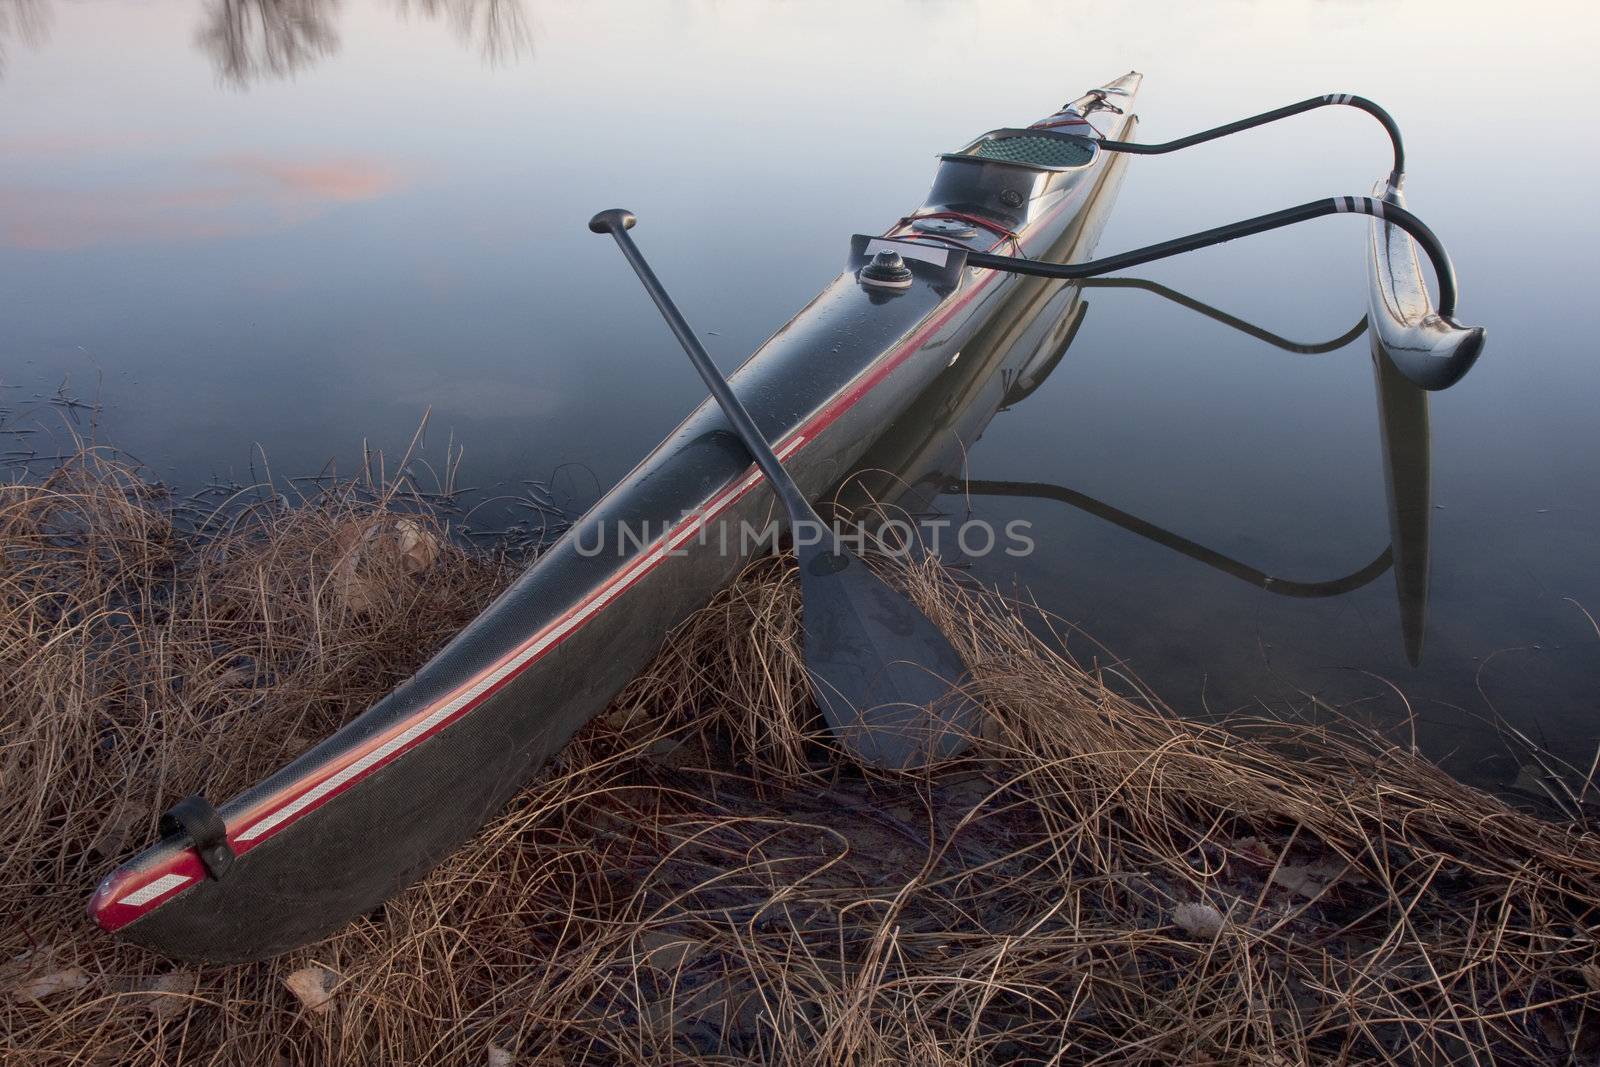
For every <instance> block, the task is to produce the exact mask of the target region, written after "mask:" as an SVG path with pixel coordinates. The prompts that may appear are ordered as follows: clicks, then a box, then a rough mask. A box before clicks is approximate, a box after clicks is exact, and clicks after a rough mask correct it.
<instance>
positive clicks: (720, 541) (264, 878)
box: [90, 74, 1139, 961]
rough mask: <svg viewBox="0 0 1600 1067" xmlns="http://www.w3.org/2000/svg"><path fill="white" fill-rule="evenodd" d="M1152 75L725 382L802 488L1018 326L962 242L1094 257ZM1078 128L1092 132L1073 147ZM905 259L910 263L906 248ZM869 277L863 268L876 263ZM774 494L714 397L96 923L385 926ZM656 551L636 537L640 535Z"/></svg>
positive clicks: (213, 950)
mask: <svg viewBox="0 0 1600 1067" xmlns="http://www.w3.org/2000/svg"><path fill="white" fill-rule="evenodd" d="M1138 84H1139V76H1138V75H1137V74H1133V75H1128V76H1126V77H1124V78H1120V79H1117V80H1116V81H1114V82H1111V83H1108V84H1107V85H1105V86H1102V87H1101V88H1100V89H1097V90H1093V91H1091V92H1090V93H1088V94H1086V95H1085V96H1083V97H1080V98H1079V99H1078V100H1076V101H1074V102H1073V103H1072V104H1069V105H1068V106H1067V107H1065V108H1063V109H1062V110H1061V111H1059V112H1057V113H1056V114H1054V115H1052V116H1051V117H1050V118H1049V119H1047V120H1045V123H1044V124H1042V125H1045V126H1048V127H1049V128H1048V129H1040V128H1038V127H1030V128H1027V129H1015V130H1002V131H996V132H995V133H993V134H991V135H987V136H986V137H983V138H979V139H978V140H976V141H974V142H972V143H971V144H969V145H968V146H967V147H966V148H964V149H962V150H961V151H959V152H957V153H953V154H951V155H948V156H945V157H943V159H944V162H943V163H942V164H941V166H940V168H939V171H938V175H937V178H936V180H935V184H934V188H933V192H932V193H931V194H930V197H929V200H928V202H927V203H926V204H925V205H924V207H923V208H922V209H920V210H919V211H918V212H917V214H916V216H915V217H913V218H911V219H908V220H904V221H902V222H901V223H899V224H897V225H896V226H895V227H894V228H893V229H892V230H891V231H890V235H893V236H897V237H901V238H911V239H912V240H910V241H906V240H902V241H897V242H894V243H893V248H895V249H899V251H898V252H895V253H892V254H884V255H882V256H880V255H878V253H879V251H880V250H879V249H877V248H874V247H873V243H874V239H859V240H858V241H857V242H856V245H855V246H854V248H853V257H852V260H851V263H850V268H851V269H850V270H848V271H847V272H846V273H845V274H843V275H841V276H840V277H839V278H838V279H836V280H835V281H834V282H833V283H832V284H830V285H829V286H828V287H827V288H826V289H824V290H823V291H822V293H821V294H820V295H819V296H818V297H817V298H816V299H815V300H813V301H812V302H811V303H810V304H809V305H808V306H807V307H806V308H805V309H804V310H802V311H801V312H800V313H799V314H798V315H796V316H795V318H793V319H792V320H791V321H790V322H789V323H787V324H786V325H785V326H783V327H782V328H781V329H780V330H779V331H778V332H777V333H776V334H775V335H774V336H773V337H772V338H771V339H770V340H769V341H767V343H766V344H764V345H763V346H762V347H761V349H760V350H759V351H758V352H757V353H756V354H755V355H754V356H753V357H752V358H751V359H750V360H749V361H748V362H747V363H746V364H745V365H744V367H743V368H742V369H741V370H740V371H739V372H738V373H737V374H736V375H735V376H734V378H733V383H734V387H735V389H736V390H737V391H738V393H739V395H740V396H741V398H742V399H743V401H744V403H745V404H746V406H748V407H749V408H750V410H751V413H752V415H753V416H754V418H755V420H756V422H757V424H758V425H759V428H760V430H761V431H762V432H763V433H764V434H765V435H766V436H767V438H768V439H769V440H771V441H773V442H774V443H775V445H776V448H777V452H778V454H779V455H780V456H782V457H784V459H785V465H786V466H787V468H788V469H789V471H790V472H791V473H792V474H793V475H794V477H795V479H796V480H797V481H798V483H799V484H800V486H801V487H802V488H803V489H804V490H805V491H806V492H807V493H809V494H811V495H813V496H816V495H820V494H821V492H822V491H823V490H824V489H825V488H826V487H827V486H829V485H831V484H833V483H835V482H837V480H838V479H839V478H841V477H842V476H844V475H845V474H847V473H848V472H849V471H850V470H851V469H853V468H854V466H855V465H856V463H857V461H858V460H859V458H860V455H861V453H862V452H863V451H864V450H865V448H866V446H867V444H868V442H869V441H870V440H871V439H872V437H873V436H875V435H876V433H877V432H878V430H879V429H880V428H881V427H883V426H884V425H886V424H888V423H891V422H893V421H894V420H895V419H897V418H898V417H899V416H900V415H901V414H902V413H903V412H904V411H906V410H907V408H908V407H910V406H912V405H914V404H915V402H916V400H917V398H918V397H919V396H922V395H923V394H924V393H925V392H926V390H927V388H928V386H929V384H930V383H931V382H933V381H934V380H936V379H938V378H939V376H940V375H941V374H942V373H943V372H944V371H945V370H946V369H947V368H948V367H949V365H950V363H951V362H952V361H955V362H957V363H958V364H959V361H960V359H959V357H960V355H961V353H962V352H963V351H964V349H965V348H966V346H967V345H968V344H969V342H970V341H971V340H972V339H973V338H974V337H975V336H977V335H978V334H980V333H982V332H984V331H985V330H986V329H992V328H995V327H994V324H996V323H999V322H1008V323H1009V322H1010V321H1011V320H1013V319H1016V318H1018V317H1019V316H1020V315H1021V314H1023V313H1024V312H1026V311H1027V310H1028V309H1029V308H1030V306H1031V304H1030V303H1029V301H1031V299H1032V298H1033V296H1034V295H1035V294H1036V293H1037V292H1038V291H1040V290H1041V288H1042V286H1041V285H1040V283H1038V282H1035V281H1032V280H1028V279H1023V278H1020V277H1018V276H1016V275H1013V274H1009V273H1004V272H999V271H990V270H983V269H972V270H968V269H961V268H959V267H957V266H955V265H954V256H953V255H951V254H950V253H952V252H953V250H955V249H966V248H974V249H981V250H987V249H1000V248H1003V249H1004V250H1006V251H1009V252H1014V253H1016V254H1019V255H1024V256H1028V257H1031V258H1032V260H1034V261H1048V260H1051V259H1058V258H1060V257H1062V256H1075V257H1081V256H1085V255H1087V254H1088V253H1089V249H1090V245H1092V243H1093V236H1094V233H1095V230H1096V229H1097V225H1093V224H1091V220H1093V219H1095V218H1096V217H1097V216H1096V214H1095V209H1096V208H1097V207H1098V206H1100V205H1102V204H1103V202H1104V201H1106V200H1108V199H1109V197H1110V194H1111V192H1112V190H1111V188H1110V186H1109V184H1108V183H1107V181H1106V180H1105V179H1106V177H1107V175H1108V173H1110V172H1111V166H1110V165H1111V160H1112V157H1110V156H1107V155H1105V154H1102V153H1100V152H1098V151H1095V150H1094V149H1093V148H1092V147H1088V146H1087V145H1086V142H1085V140H1084V139H1083V137H1082V136H1081V135H1090V136H1093V137H1099V136H1113V137H1115V136H1125V135H1127V134H1128V133H1130V132H1131V131H1132V129H1133V125H1134V119H1133V116H1132V113H1131V106H1130V105H1131V104H1132V102H1133V99H1134V95H1135V93H1136V91H1137V89H1138ZM1067 130H1070V131H1072V132H1073V133H1076V134H1078V135H1080V136H1078V137H1070V136H1064V135H1063V133H1062V131H1067ZM901 256H903V257H904V259H903V262H901V261H900V257H901ZM869 267H870V271H869V270H868V268H869ZM771 511H772V496H771V493H770V492H769V490H768V488H767V486H766V484H765V483H764V482H762V481H761V480H760V477H759V474H758V473H757V472H756V471H755V470H754V469H753V468H752V467H751V465H750V457H749V454H748V453H747V451H746V450H745V449H744V447H743V446H742V445H741V444H740V443H739V441H738V440H737V439H736V438H735V437H734V436H733V434H732V433H731V432H730V431H729V429H728V424H727V422H726V421H725V420H724V418H723V416H722V414H721V412H720V411H719V409H718V408H717V407H716V405H715V404H713V403H711V402H709V401H708V402H707V403H705V404H703V405H701V407H700V408H699V409H697V410H696V411H695V412H694V413H693V414H692V415H691V416H690V417H689V419H688V420H687V421H686V422H685V423H684V424H683V425H682V426H680V427H679V428H678V429H677V430H676V431H674V433H673V434H672V435H671V436H670V437H669V438H668V439H667V440H666V441H665V442H664V443H663V444H662V445H660V446H659V447H658V448H657V449H656V450H655V451H654V452H653V453H651V454H650V455H649V456H648V457H647V458H646V459H645V460H644V461H643V462H642V463H641V464H640V465H639V466H638V467H637V468H636V469H635V470H634V471H633V472H632V473H631V474H629V475H628V476H627V477H626V478H625V479H623V481H622V482H621V483H620V484H619V485H618V486H617V487H616V488H615V489H613V490H612V491H611V492H610V493H608V494H607V495H606V496H605V498H604V499H602V500H601V501H600V502H599V503H598V504H597V505H596V506H595V507H594V508H593V509H591V511H590V512H589V514H588V515H586V516H585V517H584V518H583V519H582V520H581V521H580V522H579V523H578V524H577V525H576V526H575V527H574V528H573V529H572V530H571V531H569V533H568V534H567V535H566V537H564V538H563V539H562V540H561V541H560V542H559V543H558V544H557V545H555V546H554V547H553V548H552V549H551V550H550V551H549V552H548V553H547V554H546V555H544V556H543V557H542V558H541V559H540V561H539V562H538V563H536V564H535V565H534V566H533V567H531V568H530V569H529V571H528V572H527V574H525V575H524V576H523V577H522V578H521V579H520V580H519V581H518V582H517V583H516V584H515V585H514V586H513V587H512V588H511V589H510V590H509V591H507V592H506V593H505V594H504V595H503V596H502V597H501V598H500V599H499V600H498V601H496V603H495V604H494V605H493V606H492V607H491V608H490V609H489V610H488V611H486V612H485V613H484V614H483V615H482V616H481V617H480V618H478V619H477V620H476V621H475V622H474V623H473V624H472V625H471V626H469V627H468V628H467V629H466V630H465V631H464V632H463V633H462V634H461V635H460V636H458V637H457V638H456V639H455V640H454V641H453V642H452V643H451V644H450V645H449V646H447V647H446V648H445V650H444V651H443V652H441V653H440V654H439V655H438V656H437V657H435V658H434V659H433V660H432V661H431V662H429V663H428V664H427V665H426V666H424V667H423V668H422V670H421V671H420V672H419V673H418V674H417V676H416V677H415V678H414V679H412V680H411V681H410V682H408V683H407V684H406V685H405V686H403V687H402V688H400V689H399V690H397V691H396V692H395V693H394V694H392V695H391V696H389V697H388V698H386V699H385V700H384V701H383V702H381V703H380V704H378V705H377V706H376V707H374V708H372V709H371V710H369V711H367V712H366V713H365V714H363V715H361V716H360V717H359V718H357V719H356V720H355V721H354V722H352V723H350V724H349V725H348V726H346V727H345V728H344V729H342V730H340V731H339V732H338V733H336V734H335V735H334V736H333V737H331V738H329V739H328V740H326V741H324V742H323V743H322V744H320V745H318V746H317V747H316V748H315V749H313V750H312V751H310V752H309V753H307V754H306V755H304V756H302V757H301V758H300V759H298V760H296V761H294V762H293V763H291V764H290V765H289V766H288V767H286V768H284V769H283V770H282V771H280V772H278V773H277V774H275V775H274V776H272V777H271V778H269V779H268V780H267V781H265V782H263V783H261V784H260V785H259V786H257V787H255V788H254V789H251V790H250V791H249V792H247V793H245V794H244V795H242V796H240V797H237V798H235V799H234V800H232V801H230V802H228V803H227V804H225V805H223V806H222V807H221V808H220V810H218V811H216V812H213V811H211V810H210V808H209V807H208V806H206V805H205V804H204V803H203V802H200V803H198V804H193V805H189V806H188V807H187V808H185V809H184V810H183V811H182V812H180V813H178V814H180V815H181V816H182V819H183V821H182V822H181V823H180V826H181V827H182V829H181V831H180V832H176V833H174V834H173V835H172V836H170V837H168V838H167V839H165V840H163V841H162V842H161V843H160V844H158V845H156V846H155V847H154V848H152V849H150V850H149V851H147V852H145V853H144V854H143V855H141V856H139V857H138V858H136V859H135V860H134V861H133V862H131V863H129V864H128V865H126V866H124V867H122V868H120V869H119V870H117V871H116V872H114V873H113V874H112V875H111V876H110V877H109V878H107V879H106V881H105V882H104V883H103V884H102V885H101V887H100V890H99V892H98V893H97V894H96V895H95V898H94V901H93V902H92V904H91V908H90V910H91V912H92V914H93V915H94V917H95V919H96V920H97V921H98V922H100V924H101V925H102V926H104V927H106V928H108V929H111V930H115V931H117V932H118V933H119V934H121V935H122V936H124V937H127V938H128V939H130V940H133V941H136V942H139V943H142V944H145V945H148V946H150V947H152V948H155V949H157V950H159V951H161V952H164V953H167V954H169V955H173V956H180V957H187V958H197V959H205V960H214V961H228V960H247V959H255V958H260V957H264V956H270V955H273V954H275V953H279V952H283V951H286V950H288V949H291V948H294V947H296V946H298V945H301V944H304V943H306V942H308V941H310V940H313V939H315V938H317V937H320V936H322V935H324V934H327V933H329V932H331V931H333V930H335V929H337V928H338V927H339V926H340V925H342V924H343V923H345V922H347V921H348V920H350V919H351V918H353V917H355V916H357V915H360V914H363V913H365V912H367V911H370V910H371V909H372V908H374V907H375V906H376V905H378V904H379V903H381V902H382V901H383V900H385V899H387V898H388V897H390V896H391V895H393V894H394V893H395V892H397V891H399V890H400V889H401V888H403V887H404V886H406V885H407V884H408V883H410V882H412V881H415V880H416V879H417V878H419V877H420V876H421V875H422V874H424V873H425V872H426V871H427V870H428V869H429V868H430V867H432V866H433V865H434V864H435V863H437V862H438V861H439V860H440V859H442V858H443V857H444V856H446V855H447V854H448V853H449V852H451V851H452V850H453V849H454V848H455V847H456V846H457V845H459V844H460V843H461V842H462V841H463V840H465V839H466V838H467V837H468V836H469V835H470V834H471V833H472V832H473V831H475V830H476V829H477V828H478V827H479V826H481V825H482V824H483V823H484V822H485V821H486V820H487V819H488V818H489V817H490V816H491V815H492V814H493V813H494V812H495V811H497V810H498V809H499V808H500V807H501V806H502V805H503V804H504V803H505V802H506V800H507V799H508V798H509V797H510V795H511V794H512V793H513V792H514V791H515V790H516V789H517V788H518V786H520V785H521V784H522V783H523V782H524V781H526V780H527V778H528V777H529V776H530V775H531V774H532V773H533V772H534V771H535V770H537V769H538V767H539V766H540V765H541V764H542V763H543V762H544V760H545V759H546V758H547V757H549V756H550V754H551V753H553V752H555V751H556V750H557V749H558V748H560V747H561V746H562V745H563V744H564V743H565V742H566V740H567V738H568V737H570V736H571V734H572V733H573V731H575V730H576V729H578V728H579V727H580V726H582V725H583V724H584V723H585V722H587V721H588V720H589V719H590V718H591V717H592V716H593V715H595V714H596V713H597V712H599V711H600V710H602V709H603V708H604V707H605V705H606V704H607V702H608V701H609V700H610V699H611V697H612V696H613V695H614V694H615V693H616V692H617V691H618V690H619V689H621V688H622V686H623V685H625V684H626V683H627V682H628V681H629V680H630V679H631V678H632V677H633V676H634V674H635V673H636V672H637V671H638V670H639V669H640V668H641V667H642V666H644V664H645V663H646V662H647V661H648V659H649V657H650V656H651V655H652V654H654V652H655V651H656V649H657V648H658V647H659V646H660V644H661V641H662V637H663V634H664V632H665V631H666V630H668V629H669V628H670V627H672V626H673V625H675V624H676V623H678V622H679V621H680V620H681V619H683V618H684V617H685V616H687V615H688V614H689V613H691V612H692V611H694V610H695V609H697V608H698V607H700V606H701V605H702V604H704V603H705V602H706V600H707V599H708V598H710V597H711V596H712V595H713V594H714V593H715V592H716V591H717V590H718V589H720V588H722V587H723V586H725V585H726V584H727V583H728V582H729V581H731V580H732V579H733V577H734V576H735V575H736V574H737V573H738V572H739V571H740V570H741V569H742V567H743V565H744V563H745V561H746V559H747V558H748V556H749V555H750V554H751V553H752V552H754V551H757V550H759V548H760V545H759V543H756V542H753V541H747V540H746V539H745V538H744V536H743V532H744V531H743V527H744V526H746V525H748V526H749V527H753V528H758V529H759V528H761V527H764V526H765V524H766V522H767V521H768V519H769V517H770V514H771ZM641 542H642V543H641Z"/></svg>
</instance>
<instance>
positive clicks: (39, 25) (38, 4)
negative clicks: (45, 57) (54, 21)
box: [0, 0, 51, 75]
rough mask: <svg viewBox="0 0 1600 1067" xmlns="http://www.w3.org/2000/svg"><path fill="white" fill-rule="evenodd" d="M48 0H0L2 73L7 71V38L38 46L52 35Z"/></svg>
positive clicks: (0, 65)
mask: <svg viewBox="0 0 1600 1067" xmlns="http://www.w3.org/2000/svg"><path fill="white" fill-rule="evenodd" d="M50 21H51V13H50V5H49V3H48V2H47V0H0V75H3V74H5V72H6V39H7V38H15V39H16V40H19V41H21V42H22V43H23V44H25V45H27V46H28V47H30V48H37V47H38V46H39V45H41V44H43V43H44V39H45V38H46V37H48V36H49V35H50Z"/></svg>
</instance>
